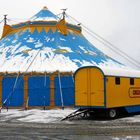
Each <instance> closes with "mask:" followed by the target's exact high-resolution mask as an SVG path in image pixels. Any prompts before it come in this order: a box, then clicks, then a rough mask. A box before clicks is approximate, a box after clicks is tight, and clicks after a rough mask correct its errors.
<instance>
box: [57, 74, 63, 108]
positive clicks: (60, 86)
mask: <svg viewBox="0 0 140 140" xmlns="http://www.w3.org/2000/svg"><path fill="white" fill-rule="evenodd" d="M58 79H59V88H60V95H61V103H62V109H64V101H63V94H62V85H61V77H60V73H58Z"/></svg>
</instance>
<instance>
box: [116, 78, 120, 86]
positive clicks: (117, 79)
mask: <svg viewBox="0 0 140 140" xmlns="http://www.w3.org/2000/svg"><path fill="white" fill-rule="evenodd" d="M115 84H116V85H120V77H116V78H115Z"/></svg>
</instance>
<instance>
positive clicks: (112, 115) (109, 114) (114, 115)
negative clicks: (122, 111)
mask: <svg viewBox="0 0 140 140" xmlns="http://www.w3.org/2000/svg"><path fill="white" fill-rule="evenodd" d="M117 117H118V110H117V109H114V108H112V109H108V110H107V118H109V119H116V118H117Z"/></svg>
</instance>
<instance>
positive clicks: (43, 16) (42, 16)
mask: <svg viewBox="0 0 140 140" xmlns="http://www.w3.org/2000/svg"><path fill="white" fill-rule="evenodd" d="M30 20H31V21H39V20H46V21H54V20H55V21H56V20H58V17H57V16H56V15H55V14H54V13H52V12H51V11H50V10H49V9H48V8H47V7H44V8H43V9H42V10H41V11H39V12H38V13H37V14H35V15H34V16H33V17H31V19H30Z"/></svg>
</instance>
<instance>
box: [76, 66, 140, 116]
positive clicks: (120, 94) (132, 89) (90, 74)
mask: <svg viewBox="0 0 140 140" xmlns="http://www.w3.org/2000/svg"><path fill="white" fill-rule="evenodd" d="M75 106H76V107H79V108H83V109H84V108H85V109H89V108H90V109H92V110H94V111H97V112H100V111H102V112H103V113H105V114H106V115H107V116H108V117H110V118H115V117H117V115H118V113H119V112H121V111H127V112H128V113H132V112H138V111H140V72H139V71H137V70H125V69H121V68H119V69H112V68H99V67H95V66H89V67H83V68H79V69H78V70H77V71H76V72H75Z"/></svg>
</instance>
